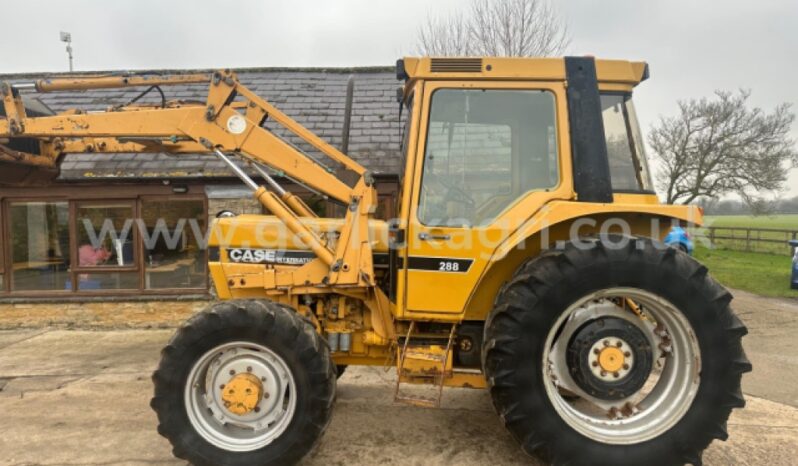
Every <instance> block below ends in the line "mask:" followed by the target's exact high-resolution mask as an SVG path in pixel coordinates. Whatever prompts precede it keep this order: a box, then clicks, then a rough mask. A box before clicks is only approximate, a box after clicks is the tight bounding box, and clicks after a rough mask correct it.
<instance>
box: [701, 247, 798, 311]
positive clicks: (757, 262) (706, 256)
mask: <svg viewBox="0 0 798 466" xmlns="http://www.w3.org/2000/svg"><path fill="white" fill-rule="evenodd" d="M695 258H696V259H698V260H699V261H701V262H702V263H703V264H704V265H706V266H707V268H708V269H709V273H710V275H712V276H713V277H714V278H715V279H716V280H717V281H719V282H720V283H722V284H724V285H726V286H729V287H731V288H738V289H741V290H745V291H750V292H752V293H756V294H760V295H763V296H775V297H784V298H795V299H798V290H792V289H790V272H791V264H792V258H791V257H789V256H786V255H783V256H782V255H774V254H759V253H753V252H740V251H729V250H725V249H707V248H705V247H697V248H696V250H695Z"/></svg>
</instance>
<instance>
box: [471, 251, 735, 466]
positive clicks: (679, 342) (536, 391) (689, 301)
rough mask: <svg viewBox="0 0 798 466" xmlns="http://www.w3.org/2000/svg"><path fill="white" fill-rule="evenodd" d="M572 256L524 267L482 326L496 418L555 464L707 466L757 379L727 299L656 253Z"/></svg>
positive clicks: (691, 269)
mask: <svg viewBox="0 0 798 466" xmlns="http://www.w3.org/2000/svg"><path fill="white" fill-rule="evenodd" d="M589 243H590V244H589V245H587V244H585V243H581V244H578V245H577V244H571V243H569V244H567V245H566V246H565V247H564V248H563V249H561V250H558V251H552V252H547V253H545V254H543V255H541V256H540V257H538V258H535V259H533V260H531V261H529V262H527V263H526V264H525V265H523V266H522V267H521V268H519V270H518V271H517V273H516V274H515V276H514V277H513V279H512V280H511V281H510V282H509V283H508V284H507V285H506V286H505V287H504V288H503V290H502V291H501V292H500V294H499V296H498V297H497V300H496V305H495V307H494V310H493V311H492V313H491V314H490V316H489V318H488V321H487V322H486V326H485V343H484V345H483V367H484V370H485V374H486V376H487V380H488V383H489V387H490V393H491V397H492V399H493V404H494V406H495V408H496V410H497V411H498V413H499V415H500V416H501V419H502V421H503V422H504V424H505V426H506V427H507V429H508V430H509V431H510V432H511V433H512V434H513V436H514V437H515V438H516V439H517V440H518V442H519V443H520V444H521V447H522V448H523V449H524V451H526V452H527V453H530V454H531V453H533V452H537V453H542V454H543V455H544V456H545V457H547V458H548V459H549V460H551V461H552V462H553V463H554V464H569V465H580V464H591V465H604V464H606V465H638V464H658V465H659V464H662V465H676V464H685V463H691V464H694V465H699V464H701V455H702V452H703V450H704V449H705V448H706V447H707V446H708V445H709V443H710V442H711V441H712V440H713V439H721V440H725V439H726V438H727V436H728V435H727V433H726V421H727V419H728V417H729V414H730V413H731V410H732V409H733V408H740V407H743V406H744V405H745V401H744V399H743V396H742V393H741V390H740V379H741V376H742V374H743V373H745V372H748V371H750V370H751V365H750V363H749V362H748V360H747V359H746V357H745V353H744V352H743V348H742V346H741V338H742V336H743V335H745V334H746V329H745V327H744V326H743V324H742V323H741V322H740V321H739V319H737V317H736V316H735V315H734V314H733V313H732V311H731V308H730V307H729V302H730V301H731V295H730V294H729V293H728V291H726V290H725V289H724V288H723V287H721V286H720V285H718V284H717V283H716V282H715V281H714V280H712V279H711V278H710V277H709V276H708V275H707V269H706V268H705V267H703V266H702V265H701V264H699V263H698V262H696V261H695V260H694V259H692V258H691V257H689V256H688V255H686V254H684V253H682V252H681V251H678V250H676V249H674V248H667V247H664V246H663V245H661V244H659V243H654V242H652V241H651V240H648V239H633V238H628V237H621V236H608V237H605V238H603V239H602V240H591V241H590V242H589Z"/></svg>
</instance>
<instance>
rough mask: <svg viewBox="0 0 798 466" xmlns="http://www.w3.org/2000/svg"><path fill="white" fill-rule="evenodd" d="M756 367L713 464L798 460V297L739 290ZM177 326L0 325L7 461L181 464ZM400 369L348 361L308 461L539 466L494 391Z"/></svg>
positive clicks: (0, 406)
mask: <svg viewBox="0 0 798 466" xmlns="http://www.w3.org/2000/svg"><path fill="white" fill-rule="evenodd" d="M735 295H736V297H737V299H736V300H735V302H734V307H735V309H736V310H737V311H738V313H739V314H740V317H741V318H742V319H743V320H744V321H745V322H746V324H747V325H748V328H749V330H750V334H749V336H748V337H747V338H746V340H745V346H746V348H747V351H748V355H749V358H750V359H751V361H752V363H753V364H754V372H753V373H752V374H749V375H748V376H747V377H746V378H745V379H744V384H743V388H744V391H745V393H746V395H747V396H746V398H747V400H748V406H747V407H746V408H745V409H744V410H741V411H740V410H738V411H735V413H734V414H733V415H732V418H731V419H730V422H729V434H730V439H729V441H728V442H725V443H724V442H716V443H714V444H713V445H712V446H711V447H710V449H709V450H708V451H707V452H706V454H705V455H704V460H705V464H709V465H759V464H768V465H788V464H795V458H796V457H798V338H796V332H798V302H795V301H788V300H777V299H766V298H760V297H757V296H754V295H750V294H747V293H743V292H736V293H735ZM171 333H172V331H171V330H108V331H85V330H61V329H47V328H44V329H14V330H3V331H0V414H2V418H3V422H2V423H0V464H2V465H117V464H119V465H122V464H131V465H136V464H139V465H143V464H147V465H152V464H159V465H160V464H181V463H180V462H178V461H175V460H174V459H173V458H172V456H171V453H170V448H169V444H168V442H167V441H166V440H165V439H163V438H162V437H160V436H159V435H158V434H157V433H156V431H155V424H156V420H155V415H154V413H153V412H152V411H151V410H150V408H149V399H150V396H151V391H152V388H151V383H150V379H149V377H150V373H151V371H152V369H153V368H154V367H155V365H156V364H157V361H158V351H159V350H160V348H161V346H162V345H163V344H164V343H165V341H166V340H167V339H168V338H169V336H170V335H171ZM393 380H394V379H393V373H392V372H385V371H384V370H383V369H381V368H350V369H349V370H348V371H347V373H346V375H344V376H343V377H342V378H341V380H340V381H339V386H338V400H337V405H336V408H335V414H334V418H333V422H332V424H331V425H330V427H329V430H328V431H327V433H326V435H325V436H324V439H323V441H322V444H321V446H320V448H319V449H318V450H317V451H316V452H315V454H314V455H313V456H312V457H310V458H308V459H307V460H306V461H305V462H304V463H303V464H304V465H305V466H316V465H324V466H329V465H344V464H346V465H371V464H387V465H445V464H457V465H483V464H501V465H536V464H540V462H539V461H538V460H536V459H534V458H528V457H526V456H525V455H523V454H522V453H521V452H520V450H519V449H518V447H517V446H516V444H515V443H514V441H513V440H512V439H511V438H510V436H509V434H507V433H506V432H505V430H504V428H503V427H502V426H501V424H500V422H499V420H498V418H497V417H496V415H495V413H494V412H493V408H492V406H491V404H490V400H489V397H488V394H487V393H486V392H485V391H481V390H465V389H457V390H455V389H450V390H447V391H446V392H445V395H444V407H443V408H442V409H440V410H427V409H421V408H413V407H408V406H399V405H394V404H393V403H392V400H391V398H392V395H393V392H392V387H393Z"/></svg>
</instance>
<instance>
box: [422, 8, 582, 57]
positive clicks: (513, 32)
mask: <svg viewBox="0 0 798 466" xmlns="http://www.w3.org/2000/svg"><path fill="white" fill-rule="evenodd" d="M569 42H570V35H569V33H568V28H567V26H566V24H565V22H564V21H562V20H561V19H560V17H559V16H558V14H557V12H556V11H555V10H554V8H553V7H552V5H551V3H550V2H549V0H471V3H470V6H469V9H468V11H467V13H466V14H463V13H455V14H453V15H449V16H444V17H433V16H430V17H428V18H427V22H426V23H425V24H424V25H423V26H422V27H421V28H420V30H419V36H418V46H417V49H418V53H420V54H422V55H438V56H468V55H488V56H503V57H532V56H552V55H560V54H562V53H563V51H564V50H565V48H566V47H567V46H568V44H569Z"/></svg>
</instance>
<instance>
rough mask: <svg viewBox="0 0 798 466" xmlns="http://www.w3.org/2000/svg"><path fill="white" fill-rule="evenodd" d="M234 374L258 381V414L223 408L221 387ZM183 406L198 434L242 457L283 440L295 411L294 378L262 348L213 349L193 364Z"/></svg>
mask: <svg viewBox="0 0 798 466" xmlns="http://www.w3.org/2000/svg"><path fill="white" fill-rule="evenodd" d="M236 373H249V374H252V375H254V376H255V377H257V378H259V379H260V380H261V383H262V386H263V393H262V396H261V397H260V399H259V401H258V404H257V408H256V410H253V411H251V412H248V413H246V414H243V415H237V414H234V413H233V412H231V411H229V410H228V409H226V408H225V406H224V402H223V400H222V398H221V396H222V387H223V386H224V385H225V384H226V383H227V382H228V381H229V380H230V379H231V377H232V376H233V375H234V374H236ZM184 399H185V405H186V412H187V414H188V418H189V421H190V422H191V425H192V426H193V427H194V429H195V430H196V431H197V433H198V434H200V435H201V436H202V438H204V439H205V440H206V441H208V442H209V443H210V444H212V445H214V446H215V447H218V448H221V449H223V450H227V451H236V452H245V451H253V450H257V449H259V448H263V447H264V446H266V445H269V444H270V443H272V442H273V441H274V440H275V439H276V438H278V437H279V436H280V435H282V433H283V432H285V430H286V429H287V428H288V425H289V424H290V423H291V420H292V419H293V416H294V412H295V410H296V403H297V394H296V384H295V383H294V377H293V374H291V370H290V368H289V367H288V365H287V364H286V362H285V361H284V360H283V359H282V358H281V357H280V356H279V355H277V354H276V353H275V352H274V351H272V350H270V349H268V348H266V347H265V346H262V345H258V344H254V343H249V342H243V341H237V342H231V343H226V344H223V345H220V346H217V347H215V348H213V349H212V350H210V351H208V352H207V353H205V354H204V355H203V356H202V357H201V358H199V359H198V360H197V362H196V363H195V364H194V366H193V367H192V368H191V372H190V373H189V375H188V379H187V380H186V387H185V396H184Z"/></svg>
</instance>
